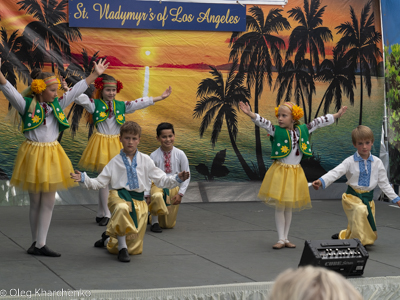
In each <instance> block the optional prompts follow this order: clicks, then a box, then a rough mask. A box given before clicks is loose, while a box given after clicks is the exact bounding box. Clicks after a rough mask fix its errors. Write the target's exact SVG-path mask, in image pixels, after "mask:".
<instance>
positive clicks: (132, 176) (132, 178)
mask: <svg viewBox="0 0 400 300" xmlns="http://www.w3.org/2000/svg"><path fill="white" fill-rule="evenodd" d="M138 152H139V151H138V150H136V153H135V156H134V157H133V159H132V164H130V163H129V159H128V157H127V156H126V154H125V152H124V150H123V149H121V151H120V152H119V154H120V155H121V157H122V161H123V162H124V165H125V168H126V173H127V175H128V182H127V183H126V185H128V186H129V189H130V190H134V189H137V188H139V179H138V176H137V172H136V167H137V162H136V157H137V154H138Z"/></svg>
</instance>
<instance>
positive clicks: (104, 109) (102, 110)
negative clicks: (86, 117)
mask: <svg viewBox="0 0 400 300" xmlns="http://www.w3.org/2000/svg"><path fill="white" fill-rule="evenodd" d="M94 105H95V110H94V113H93V121H94V125H96V126H97V123H100V122H103V121H105V120H107V118H108V115H109V113H110V110H109V109H108V105H107V103H106V102H105V101H104V100H103V99H94ZM113 110H114V115H115V121H117V123H118V124H119V125H123V124H124V123H125V102H123V101H118V100H113Z"/></svg>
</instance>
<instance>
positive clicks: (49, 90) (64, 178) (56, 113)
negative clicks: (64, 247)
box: [0, 59, 109, 257]
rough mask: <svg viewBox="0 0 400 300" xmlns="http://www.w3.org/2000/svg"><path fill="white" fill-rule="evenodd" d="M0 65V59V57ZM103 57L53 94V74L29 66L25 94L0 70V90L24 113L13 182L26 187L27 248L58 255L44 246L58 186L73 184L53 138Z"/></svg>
mask: <svg viewBox="0 0 400 300" xmlns="http://www.w3.org/2000/svg"><path fill="white" fill-rule="evenodd" d="M0 65H1V59H0ZM108 65H109V64H108V63H107V64H105V60H100V61H99V62H98V63H95V71H94V72H93V73H92V74H91V75H89V76H88V77H87V78H86V79H85V80H82V81H80V82H78V83H77V84H76V85H75V86H74V87H73V88H72V89H71V90H69V91H68V92H66V93H65V94H64V95H63V96H62V97H61V98H57V89H58V88H59V86H60V81H59V80H58V78H56V77H55V76H54V74H53V73H47V72H41V70H39V69H35V70H33V72H32V74H31V76H32V78H33V79H34V80H33V81H32V84H31V86H30V91H29V93H27V94H28V96H27V97H25V98H24V97H23V96H22V95H21V94H19V93H18V91H17V90H16V89H15V88H14V87H13V86H12V85H11V84H10V83H9V82H8V81H7V80H6V79H5V77H4V75H3V74H2V73H1V72H0V89H1V90H2V91H3V93H4V95H5V96H6V98H7V99H8V101H10V103H11V105H12V106H13V107H14V108H15V109H16V110H17V111H18V112H19V114H20V115H21V117H22V132H23V134H24V136H25V137H26V141H25V142H23V143H22V145H21V147H20V148H19V150H18V154H17V158H16V162H15V167H14V171H13V175H12V177H11V185H13V186H16V187H20V188H22V189H23V190H26V191H28V192H29V199H30V208H29V220H30V225H31V233H32V246H31V247H29V249H28V251H27V252H28V253H29V254H33V255H46V256H53V257H57V256H60V255H61V254H59V253H57V252H55V251H52V250H50V249H49V248H48V247H47V246H46V238H47V232H48V230H49V227H50V221H51V217H52V214H53V208H54V203H55V195H56V191H57V190H59V189H67V188H70V187H72V186H74V185H76V184H75V183H74V182H73V180H71V179H70V178H69V173H70V172H71V170H73V167H72V164H71V161H70V160H69V158H68V157H67V155H66V154H65V152H64V149H63V148H62V147H61V145H60V144H59V143H58V142H57V137H58V134H59V132H61V131H63V130H65V129H66V128H68V127H69V124H68V121H67V119H66V117H65V114H64V112H63V109H64V108H65V107H67V106H68V105H69V104H71V103H72V101H73V100H74V99H75V98H76V97H78V96H79V95H80V94H82V93H83V92H84V91H85V90H86V89H87V88H88V86H89V85H90V84H91V83H92V82H93V81H94V80H95V79H96V78H97V77H98V76H99V75H101V74H102V73H103V72H104V70H105V69H107V67H108Z"/></svg>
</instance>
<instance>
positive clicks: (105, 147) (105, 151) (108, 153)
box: [78, 132, 122, 172]
mask: <svg viewBox="0 0 400 300" xmlns="http://www.w3.org/2000/svg"><path fill="white" fill-rule="evenodd" d="M121 149H122V144H121V142H120V141H119V135H118V134H116V135H106V134H102V133H98V132H95V133H94V134H93V135H92V136H91V137H90V139H89V142H88V144H87V146H86V149H85V151H83V154H82V157H81V159H80V161H79V163H78V166H79V168H82V169H84V170H87V171H97V172H101V171H102V170H103V168H104V167H105V166H106V165H107V164H108V162H109V161H110V160H111V159H112V158H113V157H114V156H116V155H118V154H119V152H120V150H121Z"/></svg>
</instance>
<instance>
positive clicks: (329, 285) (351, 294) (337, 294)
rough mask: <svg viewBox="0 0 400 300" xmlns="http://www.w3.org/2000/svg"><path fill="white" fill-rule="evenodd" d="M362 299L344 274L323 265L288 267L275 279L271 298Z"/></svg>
mask: <svg viewBox="0 0 400 300" xmlns="http://www.w3.org/2000/svg"><path fill="white" fill-rule="evenodd" d="M282 299H285V300H362V299H363V297H362V296H361V294H360V293H359V292H358V291H357V290H356V289H355V288H354V286H353V285H351V284H350V283H349V282H348V281H347V280H346V279H345V278H344V277H343V276H342V275H340V274H339V273H336V272H334V271H330V270H328V269H325V268H321V267H313V266H306V267H300V268H298V269H297V270H293V269H288V270H286V271H284V272H283V273H281V274H280V275H279V276H278V277H277V278H276V280H275V283H274V286H273V288H272V292H271V294H270V296H269V300H282Z"/></svg>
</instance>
